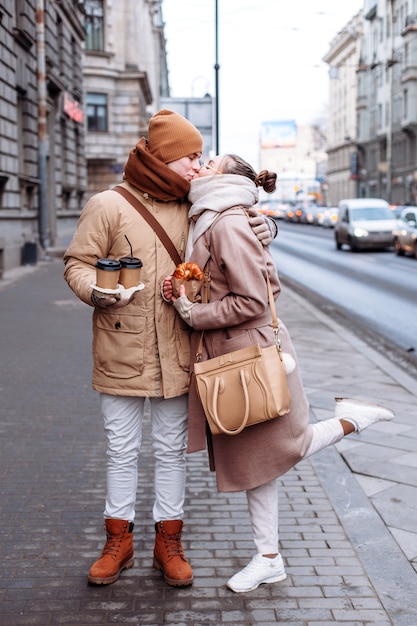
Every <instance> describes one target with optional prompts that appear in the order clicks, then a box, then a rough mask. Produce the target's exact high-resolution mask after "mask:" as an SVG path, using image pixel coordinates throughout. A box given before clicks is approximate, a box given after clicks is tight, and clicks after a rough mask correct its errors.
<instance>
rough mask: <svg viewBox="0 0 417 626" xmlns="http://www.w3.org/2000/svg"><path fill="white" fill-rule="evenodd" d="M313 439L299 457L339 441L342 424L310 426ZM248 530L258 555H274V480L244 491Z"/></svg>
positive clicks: (276, 505)
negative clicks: (249, 527)
mask: <svg viewBox="0 0 417 626" xmlns="http://www.w3.org/2000/svg"><path fill="white" fill-rule="evenodd" d="M311 426H312V428H313V438H312V440H311V443H310V445H309V447H308V449H307V452H306V454H305V455H304V457H303V459H306V458H307V457H309V456H311V455H312V454H315V453H316V452H319V450H323V448H327V446H330V445H332V444H334V443H337V442H338V441H340V440H341V439H342V438H343V436H344V433H343V427H342V425H341V423H340V420H339V419H338V418H332V419H329V420H325V421H323V422H317V423H315V424H312V425H311ZM246 497H247V500H248V508H249V515H250V520H251V524H252V533H253V538H254V541H255V546H256V550H257V552H258V553H259V554H277V553H278V552H279V548H278V479H275V480H271V481H270V482H269V483H265V484H264V485H260V486H259V487H256V488H255V489H250V490H248V491H247V492H246Z"/></svg>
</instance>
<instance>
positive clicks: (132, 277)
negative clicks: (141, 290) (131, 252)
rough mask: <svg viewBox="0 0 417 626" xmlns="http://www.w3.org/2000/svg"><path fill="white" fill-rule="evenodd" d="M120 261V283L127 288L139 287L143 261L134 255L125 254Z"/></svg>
mask: <svg viewBox="0 0 417 626" xmlns="http://www.w3.org/2000/svg"><path fill="white" fill-rule="evenodd" d="M119 261H120V265H121V270H120V277H119V283H120V284H121V285H123V287H124V288H125V289H130V288H131V287H137V285H139V283H140V275H141V272H142V265H143V264H142V261H141V260H140V259H138V258H137V257H134V256H124V257H122V258H121V259H119Z"/></svg>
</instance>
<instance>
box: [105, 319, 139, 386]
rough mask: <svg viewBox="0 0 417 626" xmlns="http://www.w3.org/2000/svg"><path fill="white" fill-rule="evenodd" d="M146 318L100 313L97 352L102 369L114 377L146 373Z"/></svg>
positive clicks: (129, 376) (131, 376)
mask: <svg viewBox="0 0 417 626" xmlns="http://www.w3.org/2000/svg"><path fill="white" fill-rule="evenodd" d="M145 330H146V317H137V316H135V315H120V313H97V317H96V328H95V333H94V340H93V355H94V362H95V366H96V368H97V370H98V371H100V372H102V373H103V374H105V375H106V376H110V377H111V378H133V377H135V376H139V375H141V374H142V373H143V370H144V367H145V362H144V361H145V354H146V332H145Z"/></svg>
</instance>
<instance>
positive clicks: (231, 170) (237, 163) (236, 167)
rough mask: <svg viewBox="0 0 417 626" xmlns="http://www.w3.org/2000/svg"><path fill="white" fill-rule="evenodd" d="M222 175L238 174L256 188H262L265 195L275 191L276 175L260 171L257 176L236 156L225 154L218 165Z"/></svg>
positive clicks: (250, 166) (249, 166)
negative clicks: (247, 179)
mask: <svg viewBox="0 0 417 626" xmlns="http://www.w3.org/2000/svg"><path fill="white" fill-rule="evenodd" d="M220 169H221V171H222V174H239V175H240V176H246V178H249V179H250V180H251V181H252V182H253V183H255V185H256V186H257V187H262V188H263V189H264V191H266V193H272V192H273V191H275V189H276V182H277V175H276V173H275V172H269V171H268V170H262V171H261V172H259V174H257V173H256V172H255V170H254V169H253V167H252V165H249V163H247V162H246V161H244V160H243V159H242V158H241V157H240V156H237V155H236V154H225V156H224V157H223V159H222V160H221V163H220Z"/></svg>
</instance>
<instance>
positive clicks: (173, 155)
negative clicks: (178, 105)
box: [148, 109, 203, 163]
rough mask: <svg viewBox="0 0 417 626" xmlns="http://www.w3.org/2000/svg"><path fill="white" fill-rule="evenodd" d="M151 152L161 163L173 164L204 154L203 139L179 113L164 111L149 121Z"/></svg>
mask: <svg viewBox="0 0 417 626" xmlns="http://www.w3.org/2000/svg"><path fill="white" fill-rule="evenodd" d="M148 145H149V151H150V152H151V154H153V155H154V157H156V158H157V159H159V160H160V161H163V162H164V163H171V162H172V161H176V160H177V159H182V158H183V157H185V156H189V155H190V154H194V153H196V152H203V137H202V136H201V134H200V133H199V131H198V130H197V129H196V127H195V126H193V124H191V122H189V121H188V120H186V119H185V117H182V115H180V114H179V113H175V112H174V111H169V110H168V109H162V111H159V112H158V113H155V115H154V116H153V117H151V119H150V120H149V130H148Z"/></svg>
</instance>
